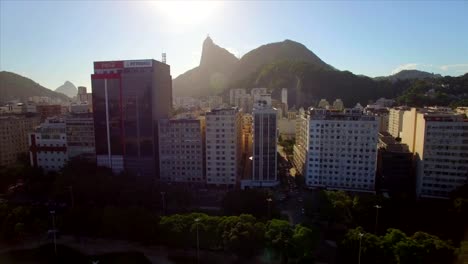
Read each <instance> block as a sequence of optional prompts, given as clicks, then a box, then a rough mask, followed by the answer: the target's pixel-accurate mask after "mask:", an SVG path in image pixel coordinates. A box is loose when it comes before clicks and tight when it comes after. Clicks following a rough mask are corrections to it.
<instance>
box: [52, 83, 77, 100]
mask: <svg viewBox="0 0 468 264" xmlns="http://www.w3.org/2000/svg"><path fill="white" fill-rule="evenodd" d="M55 91H56V92H58V93H62V94H64V95H66V96H68V97H70V98H73V97H74V96H76V94H77V93H78V89H77V88H76V87H75V85H74V84H73V83H71V82H69V81H66V82H65V83H64V84H62V85H60V86H59V87H58V88H57V89H55Z"/></svg>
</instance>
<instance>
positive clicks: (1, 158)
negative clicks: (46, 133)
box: [0, 115, 40, 167]
mask: <svg viewBox="0 0 468 264" xmlns="http://www.w3.org/2000/svg"><path fill="white" fill-rule="evenodd" d="M39 123H40V122H39V117H38V116H36V115H34V116H27V115H1V116H0V146H1V147H0V167H2V166H9V165H12V164H14V163H15V162H16V161H17V160H18V156H19V155H21V154H27V153H28V134H29V133H30V132H32V131H33V130H34V128H35V127H36V126H37V125H39Z"/></svg>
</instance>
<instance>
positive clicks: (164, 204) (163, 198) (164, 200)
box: [161, 192, 166, 215]
mask: <svg viewBox="0 0 468 264" xmlns="http://www.w3.org/2000/svg"><path fill="white" fill-rule="evenodd" d="M165 198H166V193H165V192H161V199H162V213H163V215H165V214H166V199H165Z"/></svg>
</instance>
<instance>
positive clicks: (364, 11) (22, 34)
mask: <svg viewBox="0 0 468 264" xmlns="http://www.w3.org/2000/svg"><path fill="white" fill-rule="evenodd" d="M466 11H468V3H467V2H449V3H446V2H444V3H441V2H416V3H414V2H410V3H408V2H378V3H371V2H352V3H342V2H341V3H340V2H332V3H325V2H294V3H289V2H288V3H281V2H274V3H270V2H269V3H268V4H266V3H262V2H191V3H183V2H175V3H168V2H150V1H146V2H136V3H134V2H117V3H112V4H111V3H109V2H72V3H70V2H47V1H43V2H28V1H24V2H23V1H22V2H14V1H2V2H1V3H0V14H1V16H0V17H1V18H0V70H1V71H12V72H15V73H18V74H21V75H24V76H26V77H28V78H31V79H33V80H35V81H36V82H39V83H40V84H41V85H43V86H45V87H47V88H49V89H55V88H57V87H58V86H60V85H61V84H63V83H64V82H65V81H66V80H69V81H71V82H72V83H74V84H75V86H80V85H84V86H86V87H91V85H90V83H91V80H90V78H89V73H91V72H92V67H93V64H92V62H93V61H100V60H119V59H122V58H132V59H141V58H154V59H157V60H160V59H161V53H163V52H166V53H167V58H168V64H169V65H170V66H171V73H172V77H173V78H175V77H177V76H178V75H179V74H181V73H184V72H185V71H187V70H190V69H192V68H193V67H196V66H197V65H198V64H199V61H200V56H201V44H202V41H203V39H205V38H206V36H207V35H208V34H209V35H210V36H211V37H212V38H213V40H214V42H215V43H217V44H218V45H220V46H221V47H224V48H226V49H228V50H229V51H230V52H232V53H233V54H234V55H236V56H237V57H240V56H242V55H244V54H245V53H247V52H248V51H250V50H252V49H254V48H257V47H259V46H261V45H264V44H267V43H271V42H278V41H283V40H284V39H291V40H294V41H298V42H300V43H302V44H304V45H306V47H307V48H308V49H310V50H311V51H312V52H314V53H315V54H316V55H317V56H319V57H320V58H321V59H322V60H324V61H325V62H326V63H329V64H330V65H332V66H334V67H335V68H337V69H339V70H349V71H351V72H353V73H355V74H364V75H367V76H370V77H376V76H382V75H390V74H392V73H394V72H396V71H398V70H402V69H419V70H424V71H428V72H434V73H439V74H442V75H452V76H459V75H462V74H463V73H466V72H468V60H467V59H466V58H463V57H461V56H460V54H468V37H467V36H466V34H465V35H464V34H462V32H461V30H462V27H460V25H466V24H468V18H467V17H466V16H464V14H465V13H466ZM278 17H283V19H277V18H278ZM25 21H28V22H29V23H25ZM239 36H242V37H239Z"/></svg>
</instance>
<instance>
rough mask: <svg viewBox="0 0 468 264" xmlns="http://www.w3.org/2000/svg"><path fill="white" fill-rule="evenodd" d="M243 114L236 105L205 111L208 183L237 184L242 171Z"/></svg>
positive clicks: (231, 185)
mask: <svg viewBox="0 0 468 264" xmlns="http://www.w3.org/2000/svg"><path fill="white" fill-rule="evenodd" d="M241 142H242V114H241V113H240V112H239V110H238V109H237V108H235V107H234V108H220V109H213V110H211V111H210V112H207V113H206V183H207V184H208V185H217V186H229V187H234V186H236V185H237V184H238V182H239V177H240V175H243V171H242V167H241V163H242V143H241Z"/></svg>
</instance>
